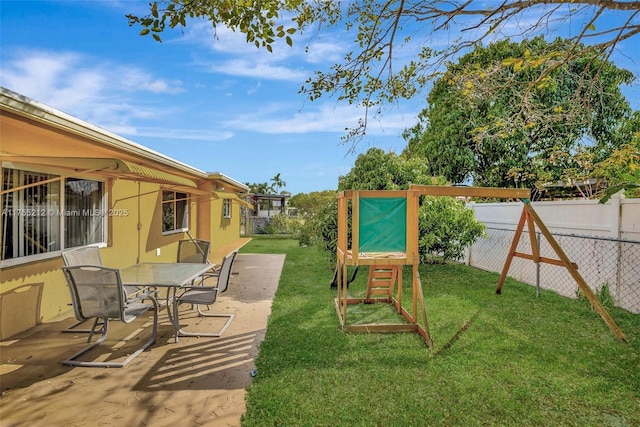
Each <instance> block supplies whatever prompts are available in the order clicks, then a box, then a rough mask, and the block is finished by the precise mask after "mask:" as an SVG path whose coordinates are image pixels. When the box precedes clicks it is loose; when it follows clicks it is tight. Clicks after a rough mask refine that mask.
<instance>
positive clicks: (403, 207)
mask: <svg viewBox="0 0 640 427" xmlns="http://www.w3.org/2000/svg"><path fill="white" fill-rule="evenodd" d="M420 196H452V197H481V198H507V199H520V200H521V201H522V202H523V205H524V208H523V211H522V215H521V217H520V221H519V223H518V226H517V228H516V232H515V236H514V239H513V242H512V244H511V248H510V250H509V254H508V256H507V259H506V261H505V264H504V267H503V270H502V275H501V276H500V280H499V282H498V285H497V288H496V293H497V294H500V293H501V291H502V286H503V284H504V281H505V279H506V276H507V273H508V271H509V267H510V265H511V261H512V260H513V258H514V257H521V258H525V259H530V260H532V261H533V262H535V263H540V262H544V263H550V264H555V265H560V266H565V267H566V268H567V269H568V270H569V272H570V273H571V275H572V277H573V278H574V280H575V281H576V282H577V284H578V286H579V288H580V290H581V291H582V292H583V294H584V295H585V296H586V297H587V299H588V300H589V302H590V303H591V305H592V307H593V308H594V310H595V311H597V312H598V314H599V315H600V316H601V317H602V319H603V320H604V321H605V323H606V324H607V326H608V327H609V329H610V330H611V331H612V332H613V333H614V335H615V336H616V337H617V338H618V339H619V340H621V341H624V340H626V338H625V336H624V334H623V332H622V331H621V330H620V328H619V327H618V326H617V325H616V323H615V322H614V320H613V319H612V318H611V317H610V316H609V313H608V312H607V310H606V309H605V308H604V307H603V306H602V304H601V303H600V301H599V300H598V298H597V297H596V295H595V294H594V293H593V291H591V289H590V288H589V287H588V285H587V284H586V283H585V281H584V279H583V278H582V277H581V276H580V274H579V273H578V269H577V266H576V265H575V264H574V263H572V262H571V261H570V260H569V259H568V257H567V255H566V254H565V253H564V251H563V250H562V248H561V247H560V245H558V243H557V242H556V241H555V239H554V238H553V236H552V235H551V233H550V232H549V230H548V229H547V227H546V226H545V225H544V223H543V222H542V221H541V220H540V217H539V216H538V215H537V214H536V212H535V211H534V210H533V207H532V206H531V203H530V191H529V190H528V189H512V188H486V187H446V186H429V185H412V186H411V187H410V189H409V190H350V191H342V192H340V193H339V194H338V242H337V267H336V275H337V289H338V295H337V297H336V299H335V306H336V312H337V314H338V318H339V321H340V325H341V327H342V329H343V330H344V331H345V332H365V333H371V332H380V333H393V332H416V333H418V334H419V335H420V336H421V337H422V339H423V340H424V342H425V343H426V344H427V346H428V347H429V348H432V346H433V341H432V338H431V336H430V333H429V324H428V320H427V311H426V308H425V304H424V296H423V292H422V285H421V282H420V274H419V271H418V266H419V264H420V255H419V253H418V239H419V229H418V207H419V200H420ZM525 224H527V226H528V231H529V236H530V238H531V239H535V236H536V232H535V227H536V226H538V228H539V229H540V232H541V233H542V234H543V235H544V237H545V238H546V239H547V241H548V242H549V244H550V246H551V247H552V248H553V249H554V251H555V252H556V254H557V256H558V258H559V259H551V258H545V257H541V256H540V254H539V253H538V251H537V247H538V246H537V244H534V243H535V242H532V244H531V247H532V248H533V249H532V252H533V253H532V254H525V253H520V252H517V251H516V249H517V246H518V241H519V240H520V236H521V234H522V231H523V230H524V225H525ZM406 265H410V266H412V295H411V298H412V299H411V304H410V309H407V308H405V306H404V305H403V304H402V298H403V295H402V279H403V277H402V270H403V266H406ZM348 266H355V267H358V266H369V276H368V283H367V290H366V296H365V297H364V298H354V297H350V296H349V294H348V286H347V284H348V283H347V282H348ZM363 303H366V304H370V303H388V304H391V305H392V306H393V307H394V308H395V310H396V311H397V312H398V313H399V314H401V315H402V316H403V317H404V319H406V321H407V323H367V324H349V323H348V318H347V315H348V310H347V308H348V306H349V305H353V304H363ZM407 306H409V305H407ZM418 317H420V321H419V320H418Z"/></svg>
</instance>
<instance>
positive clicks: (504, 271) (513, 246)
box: [496, 209, 527, 295]
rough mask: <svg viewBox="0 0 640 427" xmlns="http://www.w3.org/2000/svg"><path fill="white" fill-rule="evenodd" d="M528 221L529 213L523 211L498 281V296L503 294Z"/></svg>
mask: <svg viewBox="0 0 640 427" xmlns="http://www.w3.org/2000/svg"><path fill="white" fill-rule="evenodd" d="M526 220H527V211H526V210H525V209H522V214H521V215H520V222H518V227H516V233H515V235H514V236H513V241H512V242H511V247H510V248H509V253H508V254H507V259H506V260H505V262H504V267H502V274H501V275H500V280H498V286H497V287H496V294H498V295H500V293H502V285H503V284H504V281H505V279H506V278H507V273H509V267H510V266H511V261H512V260H513V255H514V254H515V253H516V249H517V248H518V242H519V241H520V235H521V234H522V230H523V229H524V223H525V221H526Z"/></svg>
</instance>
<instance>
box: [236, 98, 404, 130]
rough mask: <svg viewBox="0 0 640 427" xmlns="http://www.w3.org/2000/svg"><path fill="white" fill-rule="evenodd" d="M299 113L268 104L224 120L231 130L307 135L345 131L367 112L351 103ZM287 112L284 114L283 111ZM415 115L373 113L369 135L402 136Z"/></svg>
mask: <svg viewBox="0 0 640 427" xmlns="http://www.w3.org/2000/svg"><path fill="white" fill-rule="evenodd" d="M314 107H315V105H314V106H312V107H308V108H305V109H304V110H302V111H299V112H298V113H296V114H294V115H291V114H287V111H290V108H288V107H287V106H284V105H278V104H269V105H268V106H266V107H263V108H262V109H260V110H256V111H252V112H251V114H243V115H238V116H236V117H234V118H233V119H231V120H227V121H224V122H223V123H224V125H225V126H226V127H228V128H230V129H238V130H243V131H252V132H258V133H264V134H304V133H316V132H331V133H340V134H344V132H345V128H350V127H353V126H354V125H356V124H357V123H358V119H359V118H361V117H362V116H363V114H364V110H362V109H358V108H356V107H354V106H349V105H335V104H330V103H325V104H320V105H319V106H318V107H317V108H314ZM283 112H284V113H283ZM415 121H416V114H414V113H407V114H403V113H400V112H392V113H389V114H385V115H384V116H383V117H379V118H378V117H374V116H373V112H370V116H369V126H368V128H367V134H368V135H385V136H389V135H399V134H400V133H401V132H402V131H403V130H404V129H405V128H407V127H409V126H411V125H413V124H415Z"/></svg>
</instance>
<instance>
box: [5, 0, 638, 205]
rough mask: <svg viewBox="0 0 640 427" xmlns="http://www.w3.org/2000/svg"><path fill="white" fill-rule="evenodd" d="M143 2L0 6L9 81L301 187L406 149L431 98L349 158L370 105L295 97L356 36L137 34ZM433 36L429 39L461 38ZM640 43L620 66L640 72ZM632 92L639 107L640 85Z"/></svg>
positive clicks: (158, 141) (148, 141)
mask: <svg viewBox="0 0 640 427" xmlns="http://www.w3.org/2000/svg"><path fill="white" fill-rule="evenodd" d="M147 4H148V2H147V1H146V0H145V1H137V0H136V1H133V0H131V1H106V2H104V1H97V0H96V1H80V0H75V1H5V0H1V1H0V17H1V22H0V24H1V29H0V36H1V38H0V48H1V49H0V85H2V86H4V87H6V88H8V89H10V90H13V91H15V92H18V93H20V94H23V95H26V96H28V97H30V98H33V99H35V100H37V101H40V102H42V103H45V104H47V105H50V106H51V107H54V108H56V109H59V110H61V111H64V112H65V113H68V114H71V115H73V116H76V117H78V118H80V119H83V120H86V121H88V122H91V123H93V124H95V125H98V126H100V127H102V128H104V129H107V130H109V131H111V132H114V133H116V134H118V135H120V136H123V137H125V138H127V139H130V140H132V141H135V142H137V143H139V144H142V145H145V146H147V147H149V148H151V149H154V150H156V151H159V152H161V153H163V154H166V155H168V156H170V157H172V158H174V159H177V160H179V161H182V162H184V163H187V164H189V165H191V166H194V167H196V168H198V169H201V170H204V171H208V172H221V173H224V174H225V175H227V176H230V177H231V178H233V179H236V180H238V181H240V182H243V183H244V182H250V183H254V182H256V183H259V182H270V180H271V178H272V177H273V176H274V175H276V174H277V173H280V174H281V175H280V176H281V178H282V179H283V180H284V181H285V182H286V184H287V185H286V187H285V188H284V189H283V190H286V191H290V192H291V193H293V194H296V193H299V192H305V193H308V192H311V191H320V190H325V189H335V188H337V183H338V177H339V176H340V175H344V174H346V173H347V172H348V171H349V170H350V169H351V167H352V166H353V162H354V161H355V158H356V156H357V154H358V153H362V152H364V151H366V150H367V149H368V148H370V147H372V146H375V147H379V148H382V149H384V150H393V151H396V152H400V151H401V150H402V149H403V148H404V146H405V142H404V140H403V139H402V137H401V136H400V135H401V133H402V131H403V130H404V129H405V128H407V127H410V126H413V125H414V124H415V121H416V116H417V113H418V112H419V111H420V110H421V109H422V108H424V107H425V104H424V99H425V96H426V94H425V95H424V96H422V97H419V98H417V99H415V100H412V101H406V102H402V103H400V104H399V105H394V106H387V107H386V111H385V114H384V116H383V117H382V118H381V119H380V120H374V121H373V122H371V123H370V125H369V127H368V131H367V136H366V137H365V138H364V139H363V140H362V141H361V142H360V143H359V144H358V145H357V146H356V150H355V153H350V152H349V148H350V145H344V144H343V143H342V140H341V137H342V136H343V135H344V134H345V128H347V127H350V126H354V125H355V124H356V123H357V120H358V118H359V117H360V116H361V111H359V110H357V109H356V108H355V107H353V106H349V105H346V104H343V103H338V102H337V101H336V99H335V98H326V99H325V98H323V99H320V100H316V101H313V102H309V101H307V100H306V99H305V97H304V96H303V95H301V94H299V93H298V90H299V89H300V87H301V86H302V84H303V83H304V81H305V80H306V79H307V78H308V77H310V76H312V74H313V71H315V70H319V69H320V70H328V68H329V67H330V66H331V65H332V64H334V63H335V62H337V61H339V60H340V59H341V58H342V56H343V54H344V53H345V52H347V51H348V50H349V49H350V48H351V41H352V40H353V34H346V33H344V32H343V31H332V32H325V33H322V34H321V35H320V36H319V37H314V38H313V39H312V41H311V42H310V49H309V51H308V53H306V52H305V41H301V40H296V41H295V43H294V47H293V48H290V47H288V46H286V45H285V44H284V43H281V44H277V45H276V46H275V47H274V52H273V53H268V52H266V51H263V50H258V49H256V48H255V47H254V46H253V45H248V44H246V43H245V39H244V36H243V35H242V34H237V33H233V32H231V31H229V30H226V29H218V32H217V35H218V39H217V40H216V39H214V37H213V35H212V29H211V26H210V25H209V24H208V23H205V22H196V21H191V22H189V23H188V26H187V28H186V29H185V30H184V31H178V30H175V31H170V32H165V34H163V36H162V37H163V43H162V44H160V43H156V42H155V41H153V40H152V39H151V38H150V37H140V36H138V33H139V31H140V28H139V27H133V28H130V27H129V26H128V24H127V20H126V18H125V14H127V13H137V14H139V15H142V14H144V13H145V11H146V8H147ZM442 37H443V38H442V39H434V38H432V39H431V40H430V43H432V45H437V44H438V43H443V42H446V41H447V40H451V39H452V35H447V34H443V35H442ZM634 41H635V42H636V43H635V44H637V42H638V40H632V41H629V42H627V43H625V44H623V45H622V46H621V47H620V52H619V54H616V57H615V58H614V61H616V63H618V64H619V65H620V66H623V67H626V68H629V69H631V70H632V71H633V72H634V73H635V74H636V75H638V74H639V70H640V64H639V63H638V61H639V60H638V53H637V52H636V51H637V48H636V47H635V45H634V43H633V42H634ZM625 94H626V95H627V97H628V98H629V99H630V100H631V101H632V104H633V105H634V107H635V108H638V99H639V98H640V95H639V91H638V85H637V83H636V84H635V85H634V86H632V87H629V88H627V89H625Z"/></svg>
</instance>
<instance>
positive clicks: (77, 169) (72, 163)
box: [0, 156, 197, 188]
mask: <svg viewBox="0 0 640 427" xmlns="http://www.w3.org/2000/svg"><path fill="white" fill-rule="evenodd" d="M0 159H1V160H2V161H3V162H5V161H6V162H16V163H21V164H33V165H42V166H47V167H56V168H61V169H66V170H69V175H68V176H75V175H82V174H87V173H99V174H102V175H106V176H114V177H119V178H128V179H132V180H136V181H145V182H156V183H161V184H176V185H179V186H182V187H188V188H196V187H197V184H196V183H195V182H194V181H193V180H191V179H189V178H186V177H183V176H179V175H175V174H173V173H169V172H166V171H163V170H160V169H156V168H152V167H149V166H145V165H140V164H137V163H133V162H129V161H126V160H120V159H94V158H85V157H46V156H42V157H33V156H2V157H0Z"/></svg>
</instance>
